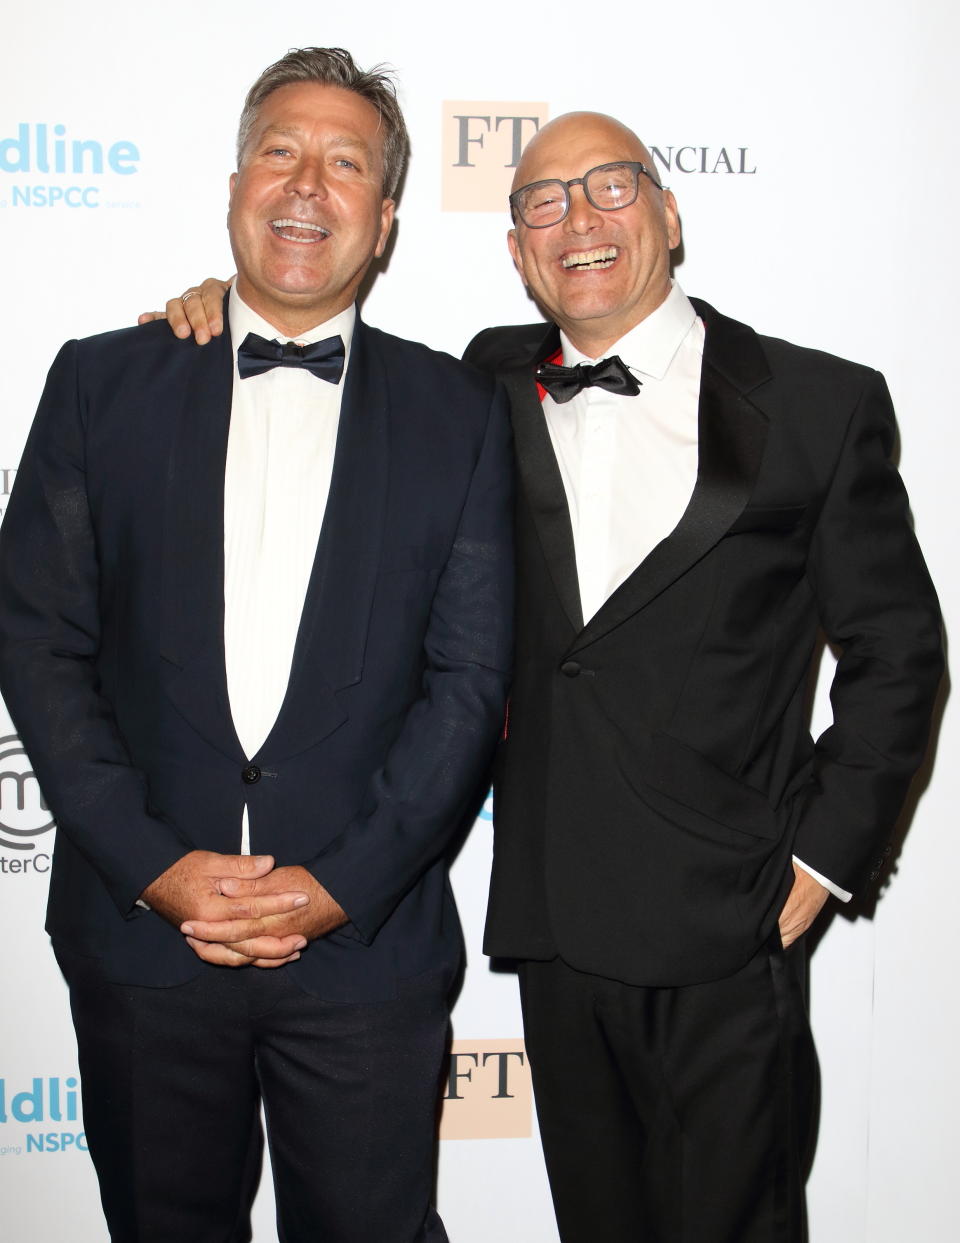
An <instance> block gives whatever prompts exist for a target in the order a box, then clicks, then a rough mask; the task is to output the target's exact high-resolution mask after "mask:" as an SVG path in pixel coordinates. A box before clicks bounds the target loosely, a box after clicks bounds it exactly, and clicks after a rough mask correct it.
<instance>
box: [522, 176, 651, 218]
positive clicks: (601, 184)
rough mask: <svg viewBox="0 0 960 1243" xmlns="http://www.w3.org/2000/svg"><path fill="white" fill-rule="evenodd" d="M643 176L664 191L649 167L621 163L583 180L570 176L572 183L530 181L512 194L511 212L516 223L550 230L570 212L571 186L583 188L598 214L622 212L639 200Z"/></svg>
mask: <svg viewBox="0 0 960 1243" xmlns="http://www.w3.org/2000/svg"><path fill="white" fill-rule="evenodd" d="M641 175H642V176H644V177H649V178H650V180H651V181H652V182H653V184H654V185H655V186H656V187H657V189H658V190H662V189H663V186H662V185H661V184H660V182H659V181H658V180H657V178H656V177H655V176H654V175H653V173H652V172H651V171H650V169H649V168H647V166H646V164H641V163H640V162H639V161H638V160H618V161H616V163H614V164H598V165H597V167H596V168H588V169H587V171H586V172H585V173H584V174H583V176H582V177H571V179H570V180H569V181H561V180H560V178H559V177H551V178H549V179H548V180H547V181H531V183H530V184H529V185H528V186H521V187H520V189H519V190H514V192H513V193H512V194H511V195H510V211H511V214H512V215H513V219H514V221H516V220H517V218H518V217H519V219H520V220H522V221H523V223H524V224H525V225H526V226H527V228H528V229H547V228H549V227H550V225H552V224H559V223H560V221H561V220H563V219H564V218H565V217H566V215H567V213H568V212H569V210H570V187H571V186H582V187H583V193H584V194H585V195H586V198H587V202H588V203H591V204H592V205H593V206H594V207H596V209H597V210H598V211H619V210H620V208H621V207H629V206H630V205H631V203H635V202H636V201H637V195H638V194H639V192H640V177H641Z"/></svg>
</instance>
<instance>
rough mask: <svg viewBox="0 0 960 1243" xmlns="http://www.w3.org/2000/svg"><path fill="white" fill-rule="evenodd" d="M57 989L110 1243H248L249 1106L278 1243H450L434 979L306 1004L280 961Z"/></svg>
mask: <svg viewBox="0 0 960 1243" xmlns="http://www.w3.org/2000/svg"><path fill="white" fill-rule="evenodd" d="M57 957H58V961H59V962H60V966H61V969H62V970H63V972H64V975H65V976H66V978H67V983H68V984H69V986H70V1001H71V1008H72V1010H73V1018H74V1025H75V1027H76V1032H77V1044H78V1049H79V1057H80V1072H81V1083H82V1093H83V1113H84V1124H85V1128H86V1133H87V1142H88V1145H89V1148H90V1154H91V1156H92V1158H93V1162H94V1165H95V1166H96V1170H97V1176H98V1178H99V1181H100V1194H101V1199H102V1201H103V1208H104V1213H105V1215H106V1218H107V1223H108V1225H109V1228H110V1238H111V1240H113V1243H247V1240H249V1238H250V1222H249V1209H250V1203H251V1200H252V1197H253V1194H254V1192H255V1190H256V1183H257V1180H258V1178H259V1167H260V1156H261V1148H262V1143H261V1139H260V1122H259V1118H260V1102H261V1100H262V1101H263V1104H264V1109H265V1114H266V1120H267V1138H268V1141H269V1144H270V1153H271V1158H272V1164H273V1173H274V1184H275V1189H276V1199H277V1218H278V1230H279V1236H280V1239H281V1240H282V1243H447V1235H446V1232H445V1231H444V1229H443V1225H442V1223H441V1221H440V1219H439V1217H438V1216H437V1214H436V1211H435V1210H434V1209H433V1208H432V1206H431V1203H430V1201H431V1195H432V1190H433V1173H434V1156H435V1143H436V1118H437V1107H438V1098H439V1083H440V1073H441V1062H442V1058H443V1055H444V1052H445V1049H446V1043H447V1038H448V1027H449V1014H448V1008H447V1000H446V983H447V982H446V980H445V979H444V978H441V976H440V973H435V974H434V973H431V974H430V975H426V976H421V977H418V978H417V979H414V980H411V981H407V982H405V983H404V984H402V985H401V995H400V996H399V997H398V998H397V999H396V1000H391V1001H386V1002H374V1003H366V1004H360V1003H347V1004H343V1003H335V1002H324V1001H320V1000H319V999H317V998H316V997H313V996H310V995H309V994H307V993H304V992H302V991H301V990H300V989H299V988H298V987H297V985H296V983H295V982H294V980H293V978H292V974H291V973H289V972H287V971H286V970H285V969H284V968H282V967H281V968H279V969H276V970H260V969H256V968H245V969H239V970H237V969H231V968H225V967H210V966H208V965H206V964H204V970H203V971H202V973H201V974H200V975H199V976H198V977H197V978H196V979H194V980H192V981H190V982H189V983H187V984H184V985H181V986H179V987H176V988H139V987H131V986H128V985H118V984H112V983H109V982H107V981H105V980H104V979H103V978H102V977H101V976H100V974H99V972H98V970H97V964H96V961H95V960H92V959H82V958H79V957H77V956H76V955H73V954H70V953H69V952H63V951H62V950H59V948H58V953H57Z"/></svg>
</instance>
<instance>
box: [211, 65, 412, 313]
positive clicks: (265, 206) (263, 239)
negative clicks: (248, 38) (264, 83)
mask: <svg viewBox="0 0 960 1243" xmlns="http://www.w3.org/2000/svg"><path fill="white" fill-rule="evenodd" d="M393 207H394V204H393V200H392V199H388V198H384V197H383V142H382V138H381V132H380V117H379V114H378V112H377V110H376V108H375V107H374V106H373V104H371V103H369V102H368V101H367V100H366V99H364V98H362V96H360V95H357V94H356V93H355V92H353V91H348V90H345V89H344V88H343V87H339V86H325V85H322V84H320V83H317V82H297V83H294V84H291V85H288V86H281V87H279V88H278V89H277V90H275V91H274V92H273V93H272V94H270V95H268V96H267V98H266V99H265V100H264V101H263V105H262V106H261V108H260V111H259V113H258V115H257V118H256V121H255V123H254V125H253V128H252V130H251V133H250V137H249V139H248V141H247V145H246V148H245V150H244V153H243V160H242V162H241V165H240V169H239V171H238V172H236V173H234V174H233V176H232V177H231V178H230V209H229V212H228V215H227V226H228V228H229V231H230V244H231V246H232V247H233V256H234V259H235V260H236V264H237V293H238V294H239V295H240V297H241V298H243V300H244V302H246V303H247V304H248V305H249V306H250V307H252V308H253V310H255V311H256V312H257V313H258V314H259V315H262V316H263V318H264V319H266V320H267V321H268V322H269V323H271V324H272V325H273V326H274V327H275V328H278V329H280V330H281V331H282V332H283V333H285V334H286V335H288V336H296V335H297V334H298V333H301V332H305V331H307V330H308V329H309V328H313V327H315V326H316V325H317V324H321V323H323V322H324V320H327V319H330V318H331V316H333V315H336V314H337V313H338V312H339V311H342V310H344V309H345V308H346V307H348V306H349V305H350V304H351V303H352V302H353V300H354V298H355V297H356V292H357V288H358V286H359V285H360V282H361V280H362V279H363V276H364V274H365V273H366V271H367V268H368V267H369V266H370V264H371V262H372V261H373V259H374V258H375V257H377V256H379V255H382V254H383V249H384V246H385V245H386V242H387V237H388V236H389V233H390V226H391V225H392V223H393Z"/></svg>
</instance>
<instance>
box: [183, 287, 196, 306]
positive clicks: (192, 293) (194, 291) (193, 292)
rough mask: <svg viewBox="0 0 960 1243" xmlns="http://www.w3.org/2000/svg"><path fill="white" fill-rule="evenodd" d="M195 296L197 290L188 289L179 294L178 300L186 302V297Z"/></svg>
mask: <svg viewBox="0 0 960 1243" xmlns="http://www.w3.org/2000/svg"><path fill="white" fill-rule="evenodd" d="M196 296H197V291H196V290H195V289H188V290H187V292H186V293H182V294H181V295H180V301H181V302H183V303H186V301H187V299H188V298H195V297H196Z"/></svg>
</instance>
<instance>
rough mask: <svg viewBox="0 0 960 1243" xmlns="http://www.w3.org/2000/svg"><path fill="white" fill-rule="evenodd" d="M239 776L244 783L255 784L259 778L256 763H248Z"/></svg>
mask: <svg viewBox="0 0 960 1243" xmlns="http://www.w3.org/2000/svg"><path fill="white" fill-rule="evenodd" d="M240 776H241V777H242V778H243V780H244V783H245V784H246V785H248V786H255V785H256V784H257V782H258V781H259V780H260V769H259V768H257V766H256V764H248V765H247V766H246V768H245V769H244V770H243V772H242V773H241V774H240Z"/></svg>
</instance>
